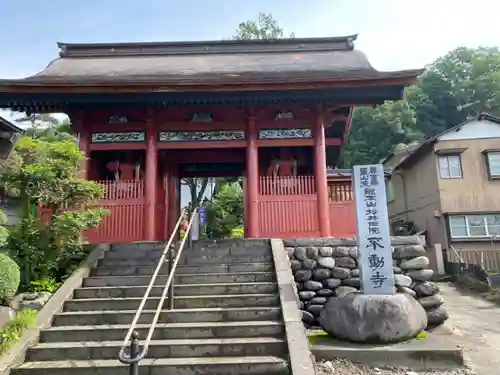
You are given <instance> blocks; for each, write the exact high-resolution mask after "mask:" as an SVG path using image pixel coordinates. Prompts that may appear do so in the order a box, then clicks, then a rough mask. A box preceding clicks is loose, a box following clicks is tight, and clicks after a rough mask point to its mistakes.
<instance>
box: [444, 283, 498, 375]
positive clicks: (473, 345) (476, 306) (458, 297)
mask: <svg viewBox="0 0 500 375" xmlns="http://www.w3.org/2000/svg"><path fill="white" fill-rule="evenodd" d="M440 288H441V293H442V296H443V298H444V301H445V306H446V307H447V309H448V312H449V313H450V319H449V320H448V322H447V323H446V326H448V328H450V329H452V330H453V336H455V337H454V340H457V342H460V344H461V345H462V347H463V349H464V355H465V358H466V360H467V361H468V362H469V365H470V367H471V369H472V371H473V372H474V373H475V374H477V375H498V374H499V372H500V370H499V369H500V306H498V305H495V304H493V303H490V302H488V301H485V300H484V299H482V298H481V297H476V296H473V295H468V294H464V293H462V292H460V291H459V290H457V289H456V288H455V287H453V285H451V284H445V283H443V284H440Z"/></svg>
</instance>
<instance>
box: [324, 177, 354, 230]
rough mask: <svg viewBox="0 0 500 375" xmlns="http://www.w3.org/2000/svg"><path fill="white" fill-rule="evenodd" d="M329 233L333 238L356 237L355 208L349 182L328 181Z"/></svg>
mask: <svg viewBox="0 0 500 375" xmlns="http://www.w3.org/2000/svg"><path fill="white" fill-rule="evenodd" d="M328 196H329V198H330V203H329V205H330V232H331V235H332V236H333V237H353V236H355V235H356V207H355V205H354V194H353V191H352V184H351V181H349V180H340V181H329V183H328Z"/></svg>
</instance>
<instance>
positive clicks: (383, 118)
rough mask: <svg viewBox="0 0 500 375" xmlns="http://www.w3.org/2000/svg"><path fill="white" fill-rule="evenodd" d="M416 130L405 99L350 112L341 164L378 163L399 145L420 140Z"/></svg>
mask: <svg viewBox="0 0 500 375" xmlns="http://www.w3.org/2000/svg"><path fill="white" fill-rule="evenodd" d="M423 137H424V135H423V134H422V133H421V132H420V131H419V130H418V129H416V126H415V112H414V110H413V109H412V108H411V106H409V105H408V102H407V101H406V100H400V101H397V102H387V103H385V104H383V105H381V106H379V107H377V108H368V107H361V108H357V109H356V110H355V112H354V116H353V122H352V127H351V134H350V136H349V143H348V146H347V149H346V152H345V154H344V159H343V162H344V165H345V166H352V165H355V164H369V163H378V162H379V161H380V160H381V159H383V158H384V157H385V156H387V155H388V153H389V152H392V151H393V150H394V148H395V147H396V146H397V145H398V144H401V143H404V144H407V143H410V142H413V141H416V140H421V139H423Z"/></svg>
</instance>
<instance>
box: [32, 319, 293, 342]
mask: <svg viewBox="0 0 500 375" xmlns="http://www.w3.org/2000/svg"><path fill="white" fill-rule="evenodd" d="M150 326H151V323H148V324H138V325H137V326H136V331H137V332H138V333H139V339H140V340H144V339H145V338H146V336H147V333H148V331H149V328H150ZM129 327H130V323H129V324H118V325H95V326H92V325H85V326H56V327H50V328H48V329H46V330H43V331H41V332H40V342H80V341H120V340H123V339H124V338H125V335H126V334H127V331H128V329H129ZM284 329H285V328H284V325H283V323H282V322H279V321H243V322H196V323H166V324H158V325H157V326H156V329H155V330H154V333H153V340H177V339H213V338H237V337H238V338H245V337H275V338H283V337H284V334H285V331H284Z"/></svg>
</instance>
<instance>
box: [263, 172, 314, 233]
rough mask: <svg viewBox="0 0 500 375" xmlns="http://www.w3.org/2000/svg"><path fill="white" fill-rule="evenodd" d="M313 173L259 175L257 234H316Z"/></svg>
mask: <svg viewBox="0 0 500 375" xmlns="http://www.w3.org/2000/svg"><path fill="white" fill-rule="evenodd" d="M316 202H317V197H316V186H315V182H314V176H297V177H278V178H274V177H261V178H260V180H259V204H258V206H259V210H258V213H259V237H264V238H293V237H318V236H319V226H318V207H317V203H316Z"/></svg>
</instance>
